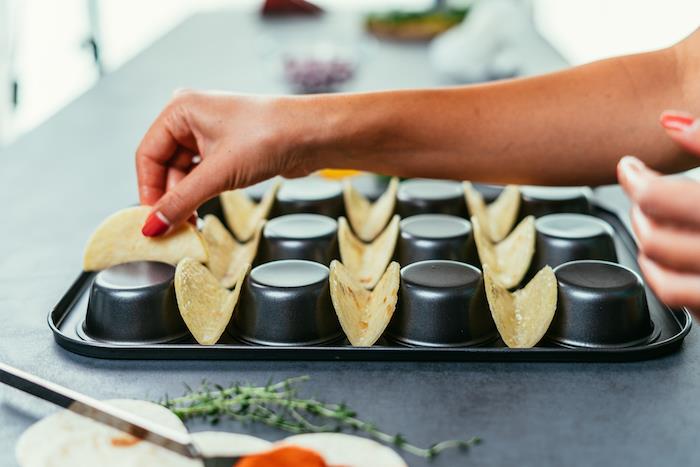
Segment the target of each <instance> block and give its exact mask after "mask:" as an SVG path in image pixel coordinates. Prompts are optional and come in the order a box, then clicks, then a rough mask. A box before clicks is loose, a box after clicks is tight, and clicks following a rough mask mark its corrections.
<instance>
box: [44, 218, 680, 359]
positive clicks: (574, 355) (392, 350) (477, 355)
mask: <svg viewBox="0 0 700 467" xmlns="http://www.w3.org/2000/svg"><path fill="white" fill-rule="evenodd" d="M596 209H597V210H599V211H601V212H603V213H605V217H608V218H613V219H614V220H615V221H616V223H617V224H618V227H617V228H616V231H622V232H624V233H625V234H626V235H624V236H621V237H622V241H623V243H624V244H625V246H626V248H628V249H629V250H630V251H632V252H635V253H636V252H637V246H636V244H635V243H634V241H633V240H632V237H631V236H630V234H629V232H628V231H627V228H626V227H625V226H624V224H623V223H622V222H621V221H620V219H619V218H618V216H617V215H616V214H615V213H614V212H612V211H610V210H609V209H606V208H604V207H601V206H599V205H597V206H596ZM93 275H94V273H92V272H85V271H83V272H82V273H81V274H80V275H79V276H78V278H77V279H76V280H75V281H74V282H73V283H72V285H71V286H70V288H69V289H68V291H67V292H66V293H65V294H64V295H63V297H62V298H61V299H60V300H59V302H58V303H57V304H56V306H55V307H54V308H53V309H52V310H51V311H50V312H49V314H48V316H47V321H48V324H49V328H50V329H51V331H52V333H53V335H54V340H55V341H56V343H57V344H58V345H59V346H61V347H63V348H64V349H66V350H68V351H70V352H73V353H76V354H79V355H83V356H87V357H94V358H103V359H120V360H303V361H412V362H417V361H426V362H428V361H429V362H436V361H442V362H457V361H459V362H511V361H514V362H632V361H641V360H649V359H653V358H658V357H661V356H664V355H668V354H670V353H673V352H675V351H677V350H678V349H680V347H681V345H682V343H683V339H685V337H686V336H687V335H688V333H689V332H690V329H691V327H692V317H691V314H690V312H689V310H688V309H687V308H682V309H679V310H673V309H669V312H670V313H672V314H673V316H674V319H675V320H676V321H677V323H678V325H679V327H680V328H681V329H680V331H679V332H678V333H676V334H674V335H673V336H671V337H670V338H668V339H665V340H663V341H658V342H653V343H651V344H647V345H643V346H636V347H628V348H621V349H567V348H548V347H535V348H531V349H508V348H488V347H463V348H410V347H377V346H375V347H371V348H359V347H349V346H343V347H328V346H324V347H307V346H305V347H262V346H255V347H254V346H250V345H226V346H221V345H220V346H210V347H204V346H200V345H197V344H183V345H178V346H177V347H172V346H166V345H161V344H158V345H141V346H133V347H130V346H120V345H113V344H105V343H98V342H86V341H82V340H78V339H73V338H70V337H68V336H66V335H65V334H63V333H62V332H61V331H60V329H59V326H60V324H61V321H62V320H63V318H64V317H65V316H66V314H67V313H68V312H69V311H70V308H71V305H72V304H73V303H74V302H75V301H76V300H77V298H78V297H79V295H80V292H81V291H82V290H83V289H84V288H85V287H87V286H88V285H89V280H90V279H91V278H92V276H93Z"/></svg>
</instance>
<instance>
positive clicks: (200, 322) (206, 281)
mask: <svg viewBox="0 0 700 467" xmlns="http://www.w3.org/2000/svg"><path fill="white" fill-rule="evenodd" d="M249 269H250V264H245V265H244V266H243V267H241V268H239V269H238V274H237V276H236V277H235V284H236V287H235V288H234V289H233V290H232V291H229V290H227V289H226V288H224V287H222V286H221V284H220V283H219V280H218V279H217V278H216V276H214V274H212V273H211V271H209V269H207V268H206V266H204V265H202V264H201V263H199V262H198V261H196V260H194V259H192V258H185V259H183V260H182V261H180V262H179V263H178V265H177V268H175V296H176V298H177V306H178V308H179V309H180V314H181V315H182V319H183V320H184V321H185V324H186V325H187V329H189V330H190V332H191V333H192V335H193V336H194V338H195V339H196V340H197V342H199V343H200V344H202V345H213V344H216V343H217V342H218V340H219V338H220V337H221V334H223V333H224V329H226V326H227V325H228V323H229V321H231V316H233V311H234V309H235V308H236V304H237V303H238V297H239V296H240V293H241V287H242V286H243V281H244V279H245V276H246V274H248V270H249Z"/></svg>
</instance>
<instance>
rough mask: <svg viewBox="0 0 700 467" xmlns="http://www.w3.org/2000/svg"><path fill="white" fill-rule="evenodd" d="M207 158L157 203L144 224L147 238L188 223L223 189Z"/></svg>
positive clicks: (142, 231)
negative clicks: (207, 162)
mask: <svg viewBox="0 0 700 467" xmlns="http://www.w3.org/2000/svg"><path fill="white" fill-rule="evenodd" d="M211 172H212V169H211V167H210V166H209V165H208V164H206V163H205V162H204V161H203V162H202V163H201V164H200V165H198V166H197V167H195V168H194V169H193V170H192V171H191V172H190V173H189V174H187V175H186V176H185V177H184V178H183V179H182V180H180V181H179V182H178V183H177V184H175V185H174V186H173V187H172V188H170V189H169V190H168V191H167V192H166V193H165V194H164V195H163V196H162V197H161V198H160V199H159V200H158V201H157V202H156V203H155V204H154V205H153V210H152V211H151V214H150V215H149V216H148V218H147V219H146V222H145V223H144V224H143V227H142V229H141V233H143V235H145V236H146V237H157V236H160V235H163V234H165V233H166V232H167V231H169V230H170V229H171V228H172V227H174V226H177V225H179V224H180V223H182V222H185V221H186V220H187V219H188V218H189V217H190V216H191V215H192V213H193V212H194V211H195V210H196V209H197V208H198V207H199V206H200V205H201V204H202V203H204V202H205V201H206V200H208V199H209V198H211V197H212V196H215V195H217V194H218V193H219V191H221V190H220V189H219V187H218V184H217V183H216V180H217V177H216V176H215V174H212V173H211Z"/></svg>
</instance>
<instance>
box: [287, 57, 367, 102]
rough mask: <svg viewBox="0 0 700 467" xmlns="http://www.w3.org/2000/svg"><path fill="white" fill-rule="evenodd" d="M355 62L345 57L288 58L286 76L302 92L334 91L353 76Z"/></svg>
mask: <svg viewBox="0 0 700 467" xmlns="http://www.w3.org/2000/svg"><path fill="white" fill-rule="evenodd" d="M353 72H354V67H353V63H352V62H351V61H350V60H347V59H343V58H329V59H319V58H316V57H311V58H286V59H285V60H284V76H285V78H286V79H287V82H289V83H290V84H291V85H292V87H293V88H294V89H295V90H296V91H298V92H301V93H307V94H310V93H317V92H329V91H334V90H336V88H337V87H338V86H339V85H340V84H343V83H344V82H346V81H348V80H349V79H350V78H352V76H353Z"/></svg>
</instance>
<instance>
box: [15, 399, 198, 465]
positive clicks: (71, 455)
mask: <svg viewBox="0 0 700 467" xmlns="http://www.w3.org/2000/svg"><path fill="white" fill-rule="evenodd" d="M107 403H108V404H110V405H112V406H115V407H117V408H120V409H123V410H125V411H127V412H130V413H133V414H136V415H139V416H140V417H143V418H145V419H148V420H150V421H152V422H154V423H157V424H159V425H161V426H164V427H166V428H170V429H172V430H175V431H178V432H180V433H187V429H186V428H185V425H183V423H182V422H181V421H180V419H179V418H178V417H177V416H176V415H175V414H173V413H172V412H171V411H170V410H168V409H166V408H165V407H163V406H161V405H159V404H154V403H152V402H146V401H139V400H113V401H107ZM15 455H16V458H17V462H18V463H19V465H20V466H21V467H49V466H71V467H94V466H99V467H123V466H142V465H143V466H146V465H148V466H163V467H203V463H202V462H201V461H198V460H193V459H187V458H185V457H183V456H180V455H178V454H176V453H174V452H171V451H169V450H167V449H165V448H162V447H160V446H157V445H155V444H152V443H148V442H145V441H141V440H139V439H137V438H134V437H133V436H131V435H129V434H126V433H124V432H122V431H119V430H117V429H115V428H111V427H109V426H107V425H104V424H102V423H99V422H96V421H93V420H91V419H89V418H87V417H83V416H80V415H77V414H75V413H73V412H71V411H68V410H61V411H59V412H56V413H54V414H52V415H49V416H48V417H45V418H43V419H42V420H40V421H38V422H36V423H34V424H33V425H32V426H30V427H29V428H28V429H27V430H26V431H25V432H24V433H23V434H22V436H21V437H20V439H19V441H18V442H17V445H16V446H15Z"/></svg>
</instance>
